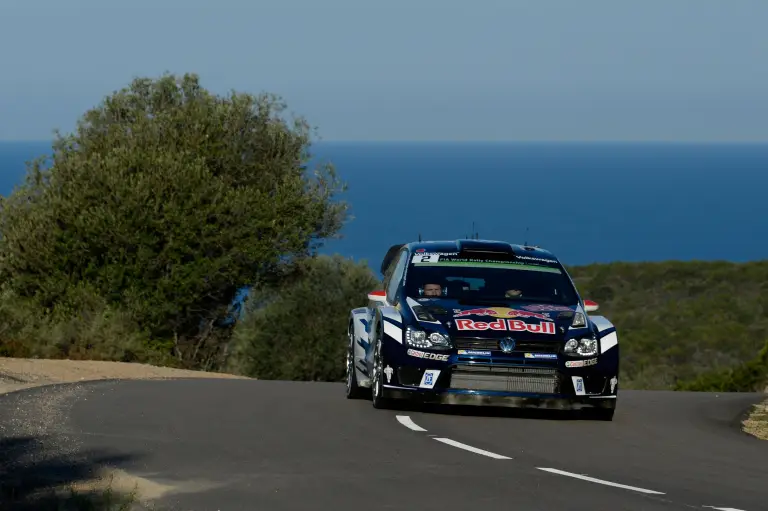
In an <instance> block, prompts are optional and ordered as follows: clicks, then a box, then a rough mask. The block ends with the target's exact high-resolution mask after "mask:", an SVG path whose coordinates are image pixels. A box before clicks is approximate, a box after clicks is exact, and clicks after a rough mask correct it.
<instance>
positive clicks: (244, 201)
mask: <svg viewBox="0 0 768 511" xmlns="http://www.w3.org/2000/svg"><path fill="white" fill-rule="evenodd" d="M284 108H285V105H283V104H282V103H281V102H280V101H279V99H278V98H276V97H275V96H272V95H266V94H264V95H260V96H253V95H250V94H240V93H234V92H233V93H231V94H230V95H228V96H226V97H220V96H216V95H214V94H212V93H210V92H208V91H206V90H205V89H204V88H202V87H201V85H200V83H199V81H198V78H197V76H195V75H185V76H183V77H182V78H177V77H175V76H172V75H166V76H163V77H161V78H159V79H157V80H152V79H149V78H140V79H136V80H134V81H133V82H132V83H131V85H130V87H128V88H125V89H123V90H121V91H118V92H116V93H114V94H113V95H111V96H109V97H107V98H106V99H105V100H104V101H103V102H102V103H101V104H100V105H98V106H97V107H96V108H93V109H91V110H89V111H87V112H86V113H85V115H84V116H83V117H82V118H81V119H80V120H79V122H78V125H77V129H76V131H75V133H73V134H70V135H67V136H61V135H59V134H57V136H56V140H55V142H54V145H53V149H54V152H53V156H52V160H51V162H50V163H51V164H52V165H51V166H50V168H49V169H45V168H44V166H45V164H46V162H45V161H43V160H38V161H35V162H33V164H31V165H30V168H29V169H28V175H27V179H26V181H25V183H24V184H23V186H21V187H20V188H18V189H16V190H15V192H14V193H13V194H12V195H11V196H10V197H8V198H5V199H4V200H3V201H2V204H0V206H1V207H0V232H2V238H1V239H0V282H3V284H4V285H5V286H7V289H8V290H9V292H12V293H14V294H15V295H17V296H19V297H21V298H22V299H29V300H33V301H34V303H36V304H37V305H38V306H39V307H40V308H41V309H42V310H46V311H54V310H58V311H63V310H71V311H74V312H73V313H76V309H77V307H75V306H73V305H72V304H73V303H76V302H77V298H76V297H75V296H74V295H73V293H74V294H77V293H76V290H77V289H79V287H80V286H81V285H87V286H88V288H89V289H90V290H92V291H93V292H94V293H95V294H96V295H98V296H100V297H103V299H104V301H105V306H109V307H118V308H120V309H121V310H123V311H125V313H126V314H128V316H129V317H130V320H131V321H133V322H135V323H136V324H137V325H138V326H139V328H141V329H142V331H145V332H146V333H147V336H148V339H150V340H149V341H148V342H150V343H154V344H153V346H154V347H155V348H156V349H159V350H161V351H165V352H168V353H172V354H173V356H175V357H177V358H178V359H179V360H180V361H181V363H182V364H183V365H187V366H194V367H200V366H205V367H210V366H212V365H215V363H216V362H215V361H216V360H218V358H217V357H218V356H219V351H220V347H221V346H222V345H223V344H224V343H225V342H226V339H227V333H226V331H224V330H222V329H216V328H214V326H215V324H216V322H217V321H218V320H220V319H221V318H222V317H223V316H224V315H225V314H226V309H227V306H228V305H229V304H230V303H231V301H232V299H233V297H234V296H235V293H236V292H237V290H238V289H239V288H241V287H243V286H245V285H260V283H263V282H271V281H273V280H274V278H275V275H280V274H281V272H282V269H283V267H284V266H285V265H290V264H292V261H293V260H294V259H296V258H297V257H298V258H301V257H303V256H306V255H309V254H312V253H313V252H314V251H315V249H316V248H317V247H318V246H319V244H320V243H321V241H322V240H323V239H324V238H327V237H331V236H333V235H335V234H336V233H337V232H338V230H339V229H340V227H341V225H342V222H343V220H344V218H345V214H346V206H345V204H344V203H342V202H338V201H334V200H332V199H333V195H334V194H335V193H336V192H337V191H339V190H341V189H342V187H341V186H340V183H339V182H338V181H337V179H336V176H335V173H334V171H333V167H331V166H330V165H325V166H321V167H317V168H316V169H314V172H311V171H310V169H308V168H307V163H308V160H309V157H310V155H309V152H308V147H309V141H310V139H309V129H308V126H307V124H306V122H305V121H304V120H303V119H300V118H299V119H295V120H293V121H288V120H286V119H284V118H283V117H282V116H281V114H282V112H283V111H284Z"/></svg>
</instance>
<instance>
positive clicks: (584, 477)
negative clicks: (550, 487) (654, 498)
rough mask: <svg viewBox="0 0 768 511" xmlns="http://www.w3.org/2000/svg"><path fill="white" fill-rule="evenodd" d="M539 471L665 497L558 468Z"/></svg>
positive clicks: (655, 492)
mask: <svg viewBox="0 0 768 511" xmlns="http://www.w3.org/2000/svg"><path fill="white" fill-rule="evenodd" d="M536 468H538V469H539V470H544V471H545V472H551V473H553V474H559V475H562V476H568V477H575V478H576V479H583V480H584V481H590V482H592V483H598V484H604V485H606V486H615V487H616V488H624V489H625V490H634V491H639V492H641V493H652V494H655V495H664V492H660V491H654V490H646V489H645V488H637V487H636V486H627V485H626V484H619V483H612V482H610V481H603V480H602V479H595V478H594V477H589V476H583V475H580V474H573V473H571V472H566V471H564V470H558V469H556V468H542V467H536Z"/></svg>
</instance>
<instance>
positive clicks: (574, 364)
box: [565, 358, 597, 367]
mask: <svg viewBox="0 0 768 511" xmlns="http://www.w3.org/2000/svg"><path fill="white" fill-rule="evenodd" d="M595 364H597V359H596V358H589V359H587V360H569V361H568V362H566V363H565V367H587V366H593V365H595Z"/></svg>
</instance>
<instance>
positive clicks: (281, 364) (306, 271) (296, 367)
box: [228, 255, 381, 381]
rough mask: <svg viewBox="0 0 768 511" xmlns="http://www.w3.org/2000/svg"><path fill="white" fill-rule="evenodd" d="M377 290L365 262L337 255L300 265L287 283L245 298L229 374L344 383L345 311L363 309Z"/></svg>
mask: <svg viewBox="0 0 768 511" xmlns="http://www.w3.org/2000/svg"><path fill="white" fill-rule="evenodd" d="M379 286H381V282H380V281H379V280H378V279H377V278H376V277H375V275H374V274H373V272H371V270H370V268H369V267H368V266H367V265H366V264H365V263H364V262H362V263H354V262H353V261H351V260H348V259H344V258H343V257H341V256H339V255H336V256H333V257H329V256H318V257H316V258H312V259H308V260H306V261H304V262H303V263H302V264H301V266H300V267H299V269H298V270H297V271H296V273H295V274H294V275H293V276H292V278H291V282H290V283H288V284H286V285H284V286H281V287H280V288H273V289H264V288H262V289H260V290H255V291H254V293H253V294H252V295H251V296H250V297H249V298H248V303H247V306H246V309H247V312H246V314H245V318H244V319H243V321H242V322H241V323H239V324H238V325H237V326H236V327H235V332H234V338H233V342H232V353H231V358H230V364H229V366H228V370H230V371H235V372H237V373H240V374H244V375H246V376H252V377H256V378H260V379H282V380H312V381H317V380H320V381H338V380H341V379H343V378H344V371H345V365H344V357H345V349H346V346H347V336H346V332H347V322H348V320H349V311H350V309H353V308H355V307H364V306H365V305H366V304H367V303H368V299H367V297H366V295H367V293H368V292H369V291H372V290H373V289H376V288H377V287H379Z"/></svg>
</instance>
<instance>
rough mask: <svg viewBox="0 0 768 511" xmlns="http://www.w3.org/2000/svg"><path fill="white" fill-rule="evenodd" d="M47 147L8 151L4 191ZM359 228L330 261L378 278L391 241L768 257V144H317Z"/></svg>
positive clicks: (609, 254) (636, 255)
mask: <svg viewBox="0 0 768 511" xmlns="http://www.w3.org/2000/svg"><path fill="white" fill-rule="evenodd" d="M49 152H50V143H48V142H24V143H17V142H4V143H0V193H2V194H3V195H7V194H8V193H10V192H11V191H12V189H13V186H14V185H15V184H16V183H19V182H20V181H21V180H22V179H23V176H24V172H25V166H24V162H25V161H26V160H29V159H31V158H34V157H36V156H39V155H42V154H47V153H49ZM313 152H314V154H315V157H316V158H317V159H318V161H320V160H322V161H330V162H332V163H333V164H334V165H335V166H336V169H337V171H338V174H339V175H340V177H341V178H342V179H343V180H344V181H345V182H346V183H347V185H348V187H349V188H348V190H347V192H346V193H344V194H343V195H341V196H340V197H339V198H340V199H342V200H345V201H347V202H348V203H349V204H350V210H351V211H350V212H351V214H352V216H353V218H352V219H350V220H349V222H348V223H347V224H346V225H345V227H344V229H343V231H342V236H343V237H342V238H341V239H338V240H331V241H329V242H328V243H327V245H326V246H325V248H324V250H323V252H324V253H333V252H337V253H341V254H343V255H345V256H348V257H352V258H354V259H356V260H363V259H364V260H366V261H367V262H368V264H370V266H371V267H372V268H373V269H374V270H376V271H377V273H378V266H379V264H380V262H381V258H382V256H383V255H384V252H385V251H386V250H387V248H389V247H390V246H391V245H393V244H396V243H403V242H408V241H413V240H417V239H418V237H419V236H421V237H422V238H423V239H455V238H462V237H467V236H471V235H472V234H473V231H472V229H473V224H474V229H475V232H476V233H477V235H478V236H479V237H480V238H486V239H501V240H507V241H511V242H515V243H522V242H528V243H532V244H536V245H539V246H541V247H543V248H546V249H548V250H551V251H552V252H554V253H555V254H556V255H557V256H558V257H560V258H561V259H562V260H563V261H564V262H565V263H566V264H571V265H581V264H588V263H593V262H610V261H618V260H622V261H660V260H669V259H677V260H692V259H699V260H714V259H720V260H729V261H747V260H756V259H765V258H766V257H768V144H763V145H760V144H743V145H739V144H711V145H706V144H662V143H658V144H651V143H648V144H641V143H637V144H632V143H626V144H622V143H448V142H446V143H420V142H419V143H416V142H413V143H408V142H402V143H400V142H392V143H385V142H382V143H340V142H320V143H317V144H315V145H314V146H313Z"/></svg>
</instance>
